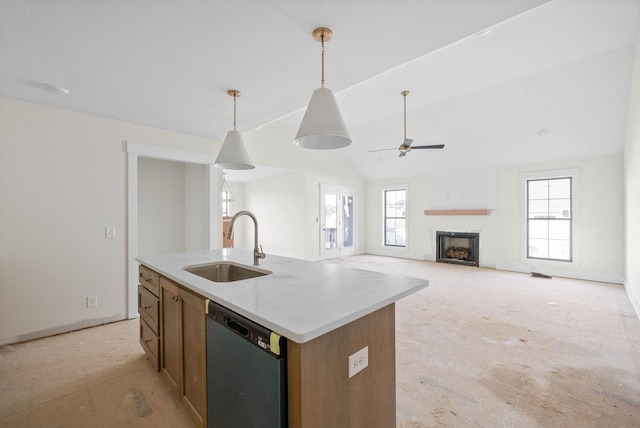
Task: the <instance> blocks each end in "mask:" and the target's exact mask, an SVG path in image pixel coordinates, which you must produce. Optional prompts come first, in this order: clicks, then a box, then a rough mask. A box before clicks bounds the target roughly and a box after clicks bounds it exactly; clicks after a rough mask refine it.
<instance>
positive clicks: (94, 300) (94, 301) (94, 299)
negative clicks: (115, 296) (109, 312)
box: [87, 294, 98, 308]
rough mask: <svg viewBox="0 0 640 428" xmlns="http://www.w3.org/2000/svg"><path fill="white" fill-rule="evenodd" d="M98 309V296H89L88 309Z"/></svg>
mask: <svg viewBox="0 0 640 428" xmlns="http://www.w3.org/2000/svg"><path fill="white" fill-rule="evenodd" d="M97 307H98V296H97V295H95V294H94V295H93V296H87V308H97Z"/></svg>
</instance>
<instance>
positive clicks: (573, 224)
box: [520, 168, 580, 266]
mask: <svg viewBox="0 0 640 428" xmlns="http://www.w3.org/2000/svg"><path fill="white" fill-rule="evenodd" d="M564 178H568V179H570V180H571V181H570V183H571V189H570V210H571V216H570V219H569V220H568V221H569V222H570V232H569V236H570V238H569V246H570V249H569V252H570V258H569V260H565V259H557V258H551V257H547V258H542V257H530V256H529V248H528V244H529V218H528V217H529V210H528V209H529V182H530V181H541V180H557V179H564ZM579 179H580V177H579V170H578V169H577V168H573V169H562V170H549V171H538V172H529V173H521V174H520V185H521V201H522V208H521V210H522V212H521V235H522V238H521V252H522V254H521V260H522V262H524V263H543V264H553V265H557V266H559V265H562V266H568V265H573V264H575V263H576V259H577V252H576V248H578V247H577V244H576V243H577V241H578V233H577V230H578V228H577V223H578V216H579V213H578V211H577V207H578V194H579ZM562 221H567V220H562Z"/></svg>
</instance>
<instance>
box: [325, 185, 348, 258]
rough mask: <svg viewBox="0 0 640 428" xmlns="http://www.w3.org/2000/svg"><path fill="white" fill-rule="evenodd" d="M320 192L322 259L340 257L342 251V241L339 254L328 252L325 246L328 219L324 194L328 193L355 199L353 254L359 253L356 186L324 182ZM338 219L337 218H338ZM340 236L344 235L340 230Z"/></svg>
mask: <svg viewBox="0 0 640 428" xmlns="http://www.w3.org/2000/svg"><path fill="white" fill-rule="evenodd" d="M319 191H320V194H319V200H320V203H319V213H318V214H319V216H318V218H319V220H320V221H319V222H318V236H319V238H320V242H319V252H320V259H330V258H333V257H340V256H341V254H340V251H341V247H340V245H341V242H338V248H337V253H338V254H337V255H334V254H335V253H334V254H327V253H328V252H329V251H327V250H326V249H325V248H324V244H325V242H324V237H325V230H324V227H323V226H324V223H325V222H324V221H323V220H326V219H325V218H324V216H325V214H324V210H325V199H324V195H326V194H327V193H329V194H332V193H335V194H337V195H338V198H340V197H341V196H342V195H349V196H352V197H353V199H354V203H353V213H352V215H353V254H358V247H357V245H358V190H357V189H356V188H355V187H349V186H340V185H335V184H323V183H320V189H319ZM336 221H338V220H337V218H336ZM338 229H339V228H338ZM338 236H339V237H342V233H341V232H338ZM338 240H339V241H342V239H341V238H339V239H338Z"/></svg>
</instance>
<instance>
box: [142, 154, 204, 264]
mask: <svg viewBox="0 0 640 428" xmlns="http://www.w3.org/2000/svg"><path fill="white" fill-rule="evenodd" d="M206 203H207V187H206V171H205V168H204V166H203V165H195V164H190V163H184V162H175V161H167V160H161V159H151V158H144V157H139V158H138V255H139V256H146V255H152V254H166V253H175V252H181V251H193V250H202V249H206V248H208V242H207V229H206V222H208V221H209V219H208V218H207V217H206Z"/></svg>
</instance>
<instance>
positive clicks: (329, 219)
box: [320, 184, 357, 259]
mask: <svg viewBox="0 0 640 428" xmlns="http://www.w3.org/2000/svg"><path fill="white" fill-rule="evenodd" d="M356 229H357V225H356V191H355V189H351V188H345V187H340V186H331V185H325V184H321V185H320V256H321V258H323V259H328V258H335V257H346V256H352V255H355V253H356V245H355V243H356Z"/></svg>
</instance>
